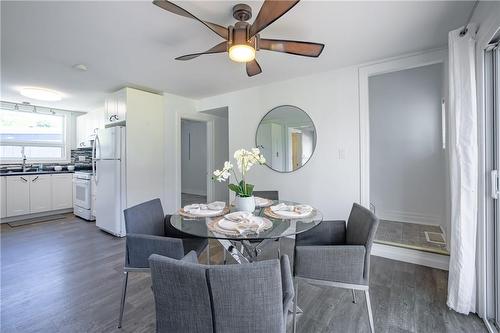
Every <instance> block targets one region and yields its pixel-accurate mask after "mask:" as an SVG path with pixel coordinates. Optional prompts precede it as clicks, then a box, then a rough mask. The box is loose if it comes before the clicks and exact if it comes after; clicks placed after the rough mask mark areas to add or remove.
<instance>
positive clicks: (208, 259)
mask: <svg viewBox="0 0 500 333" xmlns="http://www.w3.org/2000/svg"><path fill="white" fill-rule="evenodd" d="M207 265H210V241H208V244H207Z"/></svg>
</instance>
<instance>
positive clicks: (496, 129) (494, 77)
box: [485, 44, 500, 328]
mask: <svg viewBox="0 0 500 333" xmlns="http://www.w3.org/2000/svg"><path fill="white" fill-rule="evenodd" d="M485 74H486V75H485V78H486V82H485V88H486V90H485V91H486V94H485V102H486V106H487V110H488V112H489V113H490V114H491V120H492V127H491V130H492V138H491V139H492V141H493V145H492V148H493V154H492V157H493V158H492V171H491V197H492V199H493V208H494V218H493V223H490V224H489V225H488V226H487V230H486V235H487V237H488V242H487V243H488V244H489V246H488V248H489V251H488V255H487V271H488V272H490V273H488V274H487V276H489V277H490V278H489V279H487V280H488V281H487V286H486V288H487V294H488V295H489V296H490V297H491V298H490V297H488V299H487V303H488V305H489V306H488V308H489V310H487V312H488V317H489V320H490V323H492V324H495V325H496V327H497V328H499V327H500V181H499V180H500V177H499V172H500V51H499V45H498V44H497V45H492V46H490V48H489V49H488V50H487V52H486V58H485ZM491 277H493V279H491ZM492 308H493V309H492ZM492 310H493V311H492Z"/></svg>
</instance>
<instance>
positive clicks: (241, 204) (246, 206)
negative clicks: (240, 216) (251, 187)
mask: <svg viewBox="0 0 500 333" xmlns="http://www.w3.org/2000/svg"><path fill="white" fill-rule="evenodd" d="M234 206H235V207H236V210H237V211H239V212H250V213H253V211H254V210H255V198H254V197H253V196H251V197H247V198H242V197H238V196H236V199H235V200H234Z"/></svg>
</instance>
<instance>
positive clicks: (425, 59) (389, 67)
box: [358, 48, 451, 270]
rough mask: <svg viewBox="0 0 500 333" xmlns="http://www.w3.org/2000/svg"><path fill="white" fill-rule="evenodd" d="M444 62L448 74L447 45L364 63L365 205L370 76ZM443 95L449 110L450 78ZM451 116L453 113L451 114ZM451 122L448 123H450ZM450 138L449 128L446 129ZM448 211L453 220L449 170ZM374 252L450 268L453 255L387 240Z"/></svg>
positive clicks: (363, 195) (366, 197)
mask: <svg viewBox="0 0 500 333" xmlns="http://www.w3.org/2000/svg"><path fill="white" fill-rule="evenodd" d="M438 63H442V64H443V65H444V71H445V72H444V76H445V78H446V77H447V75H448V50H447V49H445V48H441V49H433V50H428V51H424V52H419V53H415V54H411V55H405V56H401V57H395V58H391V59H385V60H382V61H379V62H374V63H370V64H367V65H365V66H361V67H360V68H359V70H358V80H359V81H358V82H359V83H358V84H359V151H360V153H359V154H360V156H359V160H360V162H359V163H360V164H359V173H360V184H359V186H360V189H359V202H360V204H361V205H363V206H365V207H367V208H370V114H369V78H370V77H372V76H375V75H380V74H386V73H392V72H398V71H401V70H406V69H412V68H418V67H423V66H428V65H433V64H438ZM443 99H444V103H445V104H444V107H445V110H444V111H445V112H447V105H448V103H447V101H448V82H447V80H446V79H445V80H444V82H443ZM448 118H449V117H448ZM446 125H447V124H446ZM446 141H447V142H448V141H449V140H448V131H447V132H446ZM446 163H447V164H448V163H449V158H448V153H446ZM446 178H447V179H446V184H447V189H446V197H447V198H446V202H447V207H446V215H445V218H446V220H447V221H448V225H449V224H450V223H449V221H450V209H451V208H450V193H449V173H448V172H447V175H446ZM445 233H446V237H447V242H448V244H449V242H450V239H449V238H450V235H449V231H448V230H445ZM372 255H375V256H380V257H385V258H390V259H394V260H399V261H404V262H410V263H414V264H418V265H424V266H429V267H434V268H439V269H444V270H447V269H448V265H449V257H448V256H444V255H439V254H434V253H424V252H421V251H415V250H407V249H402V248H397V247H393V246H386V245H383V244H374V246H373V250H372Z"/></svg>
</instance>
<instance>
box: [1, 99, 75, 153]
mask: <svg viewBox="0 0 500 333" xmlns="http://www.w3.org/2000/svg"><path fill="white" fill-rule="evenodd" d="M66 117H67V116H65V115H60V114H52V113H48V114H46V113H35V112H21V111H15V110H5V109H0V160H1V161H2V162H19V161H21V160H22V158H23V151H24V154H25V155H26V159H27V160H28V161H29V162H41V161H44V162H50V161H61V160H66V159H67V158H66V152H67V149H66V144H67V142H66Z"/></svg>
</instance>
